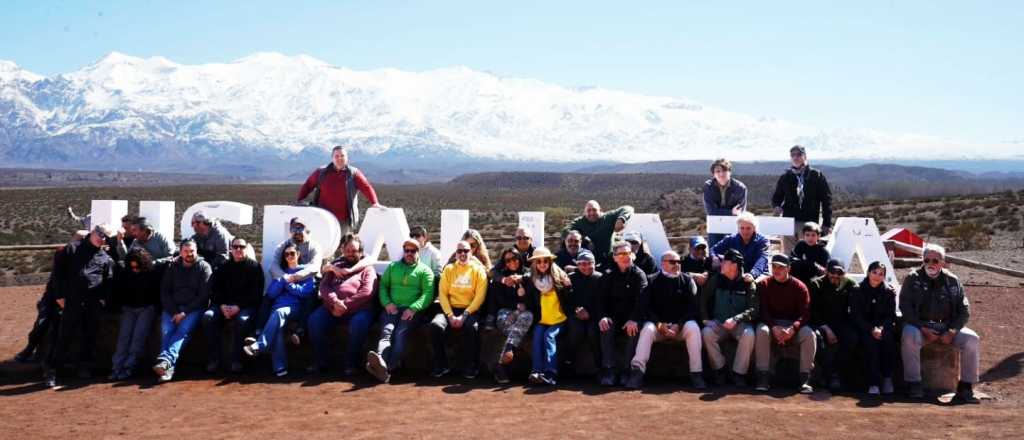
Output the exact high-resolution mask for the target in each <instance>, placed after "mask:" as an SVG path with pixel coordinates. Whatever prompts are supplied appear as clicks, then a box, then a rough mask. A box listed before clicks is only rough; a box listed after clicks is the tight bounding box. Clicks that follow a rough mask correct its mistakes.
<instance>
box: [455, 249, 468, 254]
mask: <svg viewBox="0 0 1024 440" xmlns="http://www.w3.org/2000/svg"><path fill="white" fill-rule="evenodd" d="M455 253H456V254H468V253H469V249H456V250H455Z"/></svg>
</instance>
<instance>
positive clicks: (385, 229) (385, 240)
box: [359, 208, 409, 273]
mask: <svg viewBox="0 0 1024 440" xmlns="http://www.w3.org/2000/svg"><path fill="white" fill-rule="evenodd" d="M359 238H360V239H361V240H363V252H364V253H365V255H366V258H372V259H373V261H375V262H376V263H374V267H375V268H376V269H377V273H384V269H387V267H388V262H386V261H384V262H382V261H379V260H380V251H381V249H382V248H383V247H384V246H387V248H388V258H391V260H398V259H400V258H402V243H403V242H405V240H408V239H409V223H408V221H406V219H405V210H404V209H402V208H368V209H367V210H366V216H365V217H363V224H362V225H360V226H359Z"/></svg>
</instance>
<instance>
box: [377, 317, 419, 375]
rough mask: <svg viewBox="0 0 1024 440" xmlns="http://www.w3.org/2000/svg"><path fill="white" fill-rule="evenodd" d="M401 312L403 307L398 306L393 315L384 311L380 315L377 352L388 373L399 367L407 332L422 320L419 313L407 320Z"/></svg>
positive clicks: (417, 325)
mask: <svg viewBox="0 0 1024 440" xmlns="http://www.w3.org/2000/svg"><path fill="white" fill-rule="evenodd" d="M402 313H405V309H402V308H400V309H398V313H395V314H394V315H391V314H388V312H387V311H385V312H384V313H382V314H381V317H380V319H381V322H382V325H381V327H380V340H379V341H377V354H379V355H380V357H382V358H383V359H384V363H386V364H387V366H388V372H389V373H394V372H395V371H398V369H399V367H401V364H402V353H403V352H405V340H406V338H407V337H408V335H409V332H410V331H412V330H414V329H416V328H417V327H419V326H420V324H421V323H422V322H423V321H422V319H421V317H420V314H419V313H417V314H416V315H414V316H413V317H412V319H410V320H407V321H406V320H403V319H402Z"/></svg>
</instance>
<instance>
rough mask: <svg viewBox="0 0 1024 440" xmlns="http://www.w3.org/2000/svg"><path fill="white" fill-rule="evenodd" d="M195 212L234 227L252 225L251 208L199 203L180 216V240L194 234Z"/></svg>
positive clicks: (231, 204) (220, 202)
mask: <svg viewBox="0 0 1024 440" xmlns="http://www.w3.org/2000/svg"><path fill="white" fill-rule="evenodd" d="M196 211H203V214H205V215H206V217H207V218H216V219H221V220H226V221H229V222H231V223H234V224H236V225H250V224H252V206H249V205H246V204H244V203H238V202H225V201H216V202H199V203H196V204H195V205H192V206H189V207H188V209H186V210H185V212H184V213H182V214H181V238H182V239H186V238H188V237H191V236H192V235H193V234H195V231H193V230H192V214H195V213H196ZM263 225H264V227H266V222H264V223H263ZM306 226H309V225H306ZM264 243H266V242H264ZM271 249H273V248H271Z"/></svg>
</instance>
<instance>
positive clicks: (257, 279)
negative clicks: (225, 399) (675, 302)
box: [203, 238, 265, 373]
mask: <svg viewBox="0 0 1024 440" xmlns="http://www.w3.org/2000/svg"><path fill="white" fill-rule="evenodd" d="M249 249H250V247H249V243H247V242H246V241H245V239H243V238H235V239H233V240H231V259H230V260H228V261H226V262H225V263H224V264H223V265H221V267H220V269H218V270H217V271H215V272H214V273H213V276H212V277H210V284H211V288H210V295H211V296H210V308H209V309H207V310H206V312H204V313H203V333H204V334H205V335H206V349H207V353H208V358H207V362H206V371H207V372H210V373H213V372H216V371H217V369H218V368H220V361H221V355H222V354H221V340H222V335H223V333H222V332H223V331H225V330H227V331H228V334H229V337H228V339H229V340H231V344H230V345H229V348H228V352H229V353H228V359H229V362H230V363H229V365H230V367H229V368H230V371H231V372H232V373H240V372H241V371H242V356H241V351H242V338H243V337H245V335H247V334H249V333H250V332H251V331H252V329H251V327H252V316H253V315H254V314H255V313H256V311H257V308H258V307H259V305H260V301H262V299H263V286H264V282H265V281H264V277H263V268H262V267H260V263H259V262H257V261H256V259H255V258H252V257H250V256H249V255H247V252H248V250H249ZM225 327H228V328H227V329H225Z"/></svg>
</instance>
